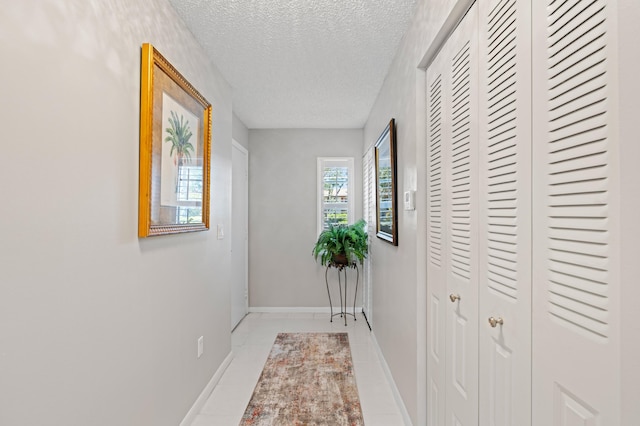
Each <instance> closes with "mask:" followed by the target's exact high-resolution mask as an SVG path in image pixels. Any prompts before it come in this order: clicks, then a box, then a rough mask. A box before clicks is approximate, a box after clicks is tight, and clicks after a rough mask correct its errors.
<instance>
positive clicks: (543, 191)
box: [532, 0, 621, 426]
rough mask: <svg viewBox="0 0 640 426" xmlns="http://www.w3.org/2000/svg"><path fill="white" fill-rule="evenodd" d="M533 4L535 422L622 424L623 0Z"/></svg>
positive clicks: (553, 423)
mask: <svg viewBox="0 0 640 426" xmlns="http://www.w3.org/2000/svg"><path fill="white" fill-rule="evenodd" d="M532 12H533V25H534V36H533V58H534V59H533V65H534V68H533V70H534V74H533V78H534V80H533V81H534V86H533V100H534V110H533V112H534V115H533V126H534V127H533V131H534V140H536V144H534V151H533V154H534V157H533V159H534V164H535V166H534V182H533V183H534V229H535V233H534V282H535V286H534V290H533V298H534V309H533V320H534V328H533V341H534V343H535V346H534V348H533V395H534V398H533V402H534V407H533V408H534V410H533V419H534V424H535V425H544V426H546V425H558V426H560V425H618V424H620V412H619V411H620V407H619V401H620V396H621V395H620V373H619V359H620V349H619V348H620V334H619V330H620V312H619V306H620V286H621V282H620V278H619V277H620V271H619V268H620V265H619V253H618V248H617V247H619V241H620V235H619V230H618V228H617V226H618V223H617V220H616V218H617V217H619V215H620V208H619V197H620V195H619V182H618V179H617V174H618V170H619V160H618V156H617V150H618V148H617V144H618V140H617V134H616V130H615V129H616V127H617V125H616V124H617V112H616V108H617V88H616V80H617V69H616V54H617V44H616V22H615V17H616V2H615V1H610V0H609V1H605V0H588V1H587V0H575V1H570V2H564V1H554V0H545V1H541V2H539V3H537V2H534V6H533V11H532Z"/></svg>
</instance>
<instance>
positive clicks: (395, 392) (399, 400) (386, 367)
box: [371, 331, 413, 426]
mask: <svg viewBox="0 0 640 426" xmlns="http://www.w3.org/2000/svg"><path fill="white" fill-rule="evenodd" d="M371 338H372V339H373V346H374V347H375V348H376V352H377V354H378V358H379V359H380V365H381V366H382V370H383V371H384V375H385V376H386V377H387V381H388V382H389V386H391V392H392V393H393V399H395V400H396V404H398V408H399V409H400V414H402V419H403V420H404V424H405V426H412V425H413V423H412V422H411V417H410V416H409V412H408V411H407V407H406V406H405V405H404V401H403V400H402V396H400V391H399V390H398V387H397V386H396V382H395V381H394V380H393V376H392V375H391V369H390V368H389V364H387V361H386V360H385V359H384V355H382V350H381V349H380V345H378V340H377V339H376V335H375V334H374V332H373V331H372V332H371Z"/></svg>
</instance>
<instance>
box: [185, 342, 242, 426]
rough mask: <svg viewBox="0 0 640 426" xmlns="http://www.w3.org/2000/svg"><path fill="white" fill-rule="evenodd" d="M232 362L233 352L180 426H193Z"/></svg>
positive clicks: (221, 365)
mask: <svg viewBox="0 0 640 426" xmlns="http://www.w3.org/2000/svg"><path fill="white" fill-rule="evenodd" d="M231 360H233V352H229V355H227V357H226V358H225V359H224V361H222V364H220V367H218V369H217V370H216V372H215V373H214V374H213V377H211V380H209V383H207V385H206V386H205V387H204V389H203V390H202V392H201V393H200V396H198V398H197V399H196V402H194V403H193V406H192V407H191V409H190V410H189V412H188V413H187V415H186V416H184V419H182V421H181V422H180V426H191V424H192V423H193V421H194V420H195V418H196V416H197V415H198V414H200V410H202V407H203V406H204V404H205V403H206V402H207V399H208V398H209V395H211V392H213V388H214V387H215V386H216V385H217V384H218V382H219V381H220V378H221V377H222V375H223V374H224V372H225V370H226V369H227V367H229V364H231Z"/></svg>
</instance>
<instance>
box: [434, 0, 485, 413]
mask: <svg viewBox="0 0 640 426" xmlns="http://www.w3.org/2000/svg"><path fill="white" fill-rule="evenodd" d="M477 18H478V15H477V6H475V5H474V6H473V7H472V8H471V9H470V10H469V12H468V13H467V15H466V16H465V18H464V19H463V20H462V21H461V23H460V24H459V25H458V27H457V28H456V30H455V31H454V32H453V33H452V34H451V36H450V37H449V39H448V41H447V42H446V43H445V45H444V47H443V48H442V50H441V52H440V53H439V54H438V56H437V57H436V59H435V60H434V61H433V62H432V64H431V65H430V66H429V68H428V70H427V84H426V86H427V94H426V96H427V114H428V116H427V176H428V177H427V178H428V194H427V221H428V223H427V229H428V247H427V276H428V280H429V283H428V297H429V301H428V307H429V312H428V318H429V324H430V326H429V337H428V348H427V353H428V357H429V359H428V365H427V369H428V372H430V373H428V380H429V384H428V395H427V397H428V400H429V407H430V408H429V415H428V418H429V424H430V425H433V426H442V425H451V426H467V425H475V424H477V421H478V302H477V301H478V271H477V267H478V253H477V242H478V241H477V233H478V227H477V218H478V191H477V174H478V170H477V163H478V155H477V153H478V120H477V118H478V72H477V67H478V43H477V39H478V38H477V24H478V23H477Z"/></svg>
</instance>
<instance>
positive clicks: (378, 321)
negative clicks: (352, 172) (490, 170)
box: [364, 0, 464, 424]
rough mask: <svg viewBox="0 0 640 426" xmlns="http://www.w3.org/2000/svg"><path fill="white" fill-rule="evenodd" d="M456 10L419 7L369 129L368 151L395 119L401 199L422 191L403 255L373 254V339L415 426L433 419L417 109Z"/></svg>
mask: <svg viewBox="0 0 640 426" xmlns="http://www.w3.org/2000/svg"><path fill="white" fill-rule="evenodd" d="M463 2H464V1H460V2H459V3H463ZM456 3H458V2H456V1H455V0H425V1H421V2H418V5H417V10H416V14H415V16H414V19H413V22H412V24H411V26H410V28H409V30H408V31H407V33H406V34H405V37H404V38H403V40H402V43H401V46H400V48H399V50H398V52H397V54H396V57H395V59H394V61H393V64H392V65H391V68H390V70H389V74H388V75H387V77H386V79H385V82H384V84H383V87H382V89H381V91H380V93H379V95H378V98H377V100H376V102H375V105H374V107H373V109H372V110H371V113H370V115H369V119H368V120H367V123H366V125H365V128H364V148H365V149H366V148H368V147H369V146H370V145H371V144H373V143H375V141H376V140H377V138H378V136H379V135H380V133H381V132H382V130H383V129H384V127H385V126H386V124H387V123H388V122H389V119H391V118H395V119H396V126H397V152H398V154H397V155H398V159H397V161H398V163H397V164H398V194H399V195H402V193H403V192H404V191H407V190H416V189H418V194H417V199H416V206H417V209H416V211H403V210H402V207H401V206H402V203H401V202H399V203H398V204H399V210H400V211H399V212H398V214H399V216H398V241H399V245H398V247H393V246H391V245H390V244H387V243H385V242H384V241H381V240H379V239H374V241H373V247H372V250H373V252H374V253H375V254H374V258H375V261H374V262H373V264H372V267H373V268H372V276H373V309H372V312H373V324H374V330H373V331H374V333H375V335H376V339H377V341H378V344H379V345H380V347H381V349H382V352H383V354H384V357H385V360H386V361H387V363H388V365H389V368H390V369H391V372H392V375H393V378H394V381H395V383H396V385H397V387H398V389H399V391H400V394H401V396H402V399H403V401H404V403H405V406H406V408H407V411H408V412H409V415H410V417H411V420H412V422H413V423H414V424H423V422H424V421H425V415H426V411H425V404H426V400H425V398H426V395H425V386H426V365H425V362H426V359H425V357H424V354H423V350H424V349H423V346H424V345H423V342H424V339H425V333H426V330H425V328H426V325H425V321H426V319H425V316H424V313H425V310H426V298H425V290H424V287H425V286H426V281H425V280H424V276H422V275H420V279H419V277H418V273H417V271H418V270H419V265H420V262H421V261H422V258H421V257H419V254H418V253H419V252H420V244H421V242H420V241H418V238H419V236H420V235H422V234H420V232H419V231H420V229H419V228H420V227H419V226H418V217H420V216H421V214H422V213H423V212H422V211H421V209H422V210H423V209H424V205H425V200H424V198H423V197H422V191H421V189H422V182H421V180H420V179H418V167H417V165H418V161H419V160H418V155H420V150H419V149H418V146H417V144H416V140H417V139H419V138H420V137H421V136H422V135H421V134H420V132H422V131H423V128H424V127H422V126H420V127H418V126H417V124H416V123H417V119H416V111H417V109H416V104H417V103H418V102H420V99H418V98H416V93H417V92H418V90H419V87H420V84H419V81H420V80H419V77H420V71H419V70H418V65H419V63H420V61H421V60H422V58H423V56H424V55H425V53H426V52H427V50H428V48H429V47H430V46H431V44H432V43H433V41H434V38H435V37H436V34H437V32H438V31H439V29H440V28H441V27H442V25H443V24H444V22H445V20H446V18H447V16H448V15H449V13H450V12H451V10H452V9H453V8H454V6H455V5H456ZM399 201H401V200H399Z"/></svg>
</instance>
